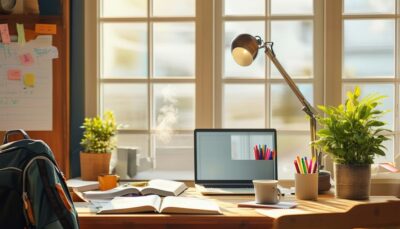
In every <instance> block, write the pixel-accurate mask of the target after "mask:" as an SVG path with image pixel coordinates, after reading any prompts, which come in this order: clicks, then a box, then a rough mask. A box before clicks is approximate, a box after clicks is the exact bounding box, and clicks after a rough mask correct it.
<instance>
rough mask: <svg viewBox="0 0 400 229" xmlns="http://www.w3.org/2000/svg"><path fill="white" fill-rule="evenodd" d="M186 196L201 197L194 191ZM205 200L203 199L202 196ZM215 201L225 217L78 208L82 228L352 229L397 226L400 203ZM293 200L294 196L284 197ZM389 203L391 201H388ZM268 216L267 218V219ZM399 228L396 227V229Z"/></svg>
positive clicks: (217, 198)
mask: <svg viewBox="0 0 400 229" xmlns="http://www.w3.org/2000/svg"><path fill="white" fill-rule="evenodd" d="M183 196H191V197H200V194H198V193H197V192H195V190H194V189H193V188H189V189H188V190H187V191H186V192H185V193H184V194H183ZM201 197H202V198H204V196H201ZM207 198H210V199H213V200H214V201H216V202H217V203H218V204H219V206H220V208H221V210H222V212H223V215H211V216H204V215H164V214H118V215H96V214H94V213H89V212H87V213H85V212H84V209H79V208H78V213H79V220H80V225H81V228H82V229H86V228H96V229H105V228H111V229H118V228H124V229H125V228H146V229H147V228H149V229H153V228H154V229H155V228H191V229H197V228H206V229H212V228H218V229H221V228H233V229H235V228H252V229H253V228H255V229H257V228H263V229H266V228H274V227H275V228H353V227H372V226H373V227H377V226H380V227H381V226H398V227H399V228H400V200H399V199H397V198H395V197H371V199H370V200H369V201H351V200H342V199H335V198H333V197H332V196H328V195H325V196H320V197H319V199H318V201H298V207H297V208H295V209H286V210H282V209H273V210H261V209H251V208H237V203H239V202H244V201H249V200H252V199H254V196H208V197H207ZM285 199H286V200H294V197H285ZM388 201H389V202H388ZM266 215H268V216H266ZM396 228H397V227H396Z"/></svg>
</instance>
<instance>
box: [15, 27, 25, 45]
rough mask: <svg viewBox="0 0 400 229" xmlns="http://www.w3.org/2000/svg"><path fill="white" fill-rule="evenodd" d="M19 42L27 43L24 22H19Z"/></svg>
mask: <svg viewBox="0 0 400 229" xmlns="http://www.w3.org/2000/svg"><path fill="white" fill-rule="evenodd" d="M17 33H18V43H20V44H25V30H24V24H18V23H17Z"/></svg>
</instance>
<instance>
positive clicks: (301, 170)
mask: <svg viewBox="0 0 400 229" xmlns="http://www.w3.org/2000/svg"><path fill="white" fill-rule="evenodd" d="M296 160H297V165H298V166H299V168H300V173H301V174H303V171H304V170H303V165H302V164H301V162H300V157H299V156H297V157H296Z"/></svg>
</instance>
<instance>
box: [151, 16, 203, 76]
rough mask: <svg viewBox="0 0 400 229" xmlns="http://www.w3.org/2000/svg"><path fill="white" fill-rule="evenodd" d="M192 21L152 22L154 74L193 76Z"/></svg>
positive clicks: (193, 45) (193, 33) (193, 39)
mask: <svg viewBox="0 0 400 229" xmlns="http://www.w3.org/2000/svg"><path fill="white" fill-rule="evenodd" d="M194 31H195V29H194V23H191V22H190V23H186V22H185V23H154V57H153V58H154V76H155V77H194V75H195V72H194V71H195V32H194Z"/></svg>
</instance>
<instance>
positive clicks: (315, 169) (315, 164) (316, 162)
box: [313, 160, 318, 173]
mask: <svg viewBox="0 0 400 229" xmlns="http://www.w3.org/2000/svg"><path fill="white" fill-rule="evenodd" d="M317 167H318V161H317V160H315V163H314V171H313V173H316V172H317Z"/></svg>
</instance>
